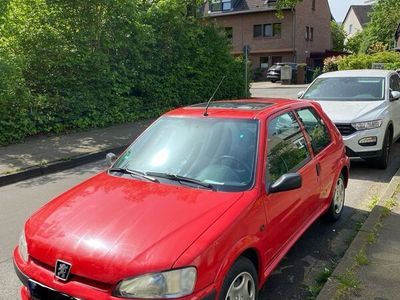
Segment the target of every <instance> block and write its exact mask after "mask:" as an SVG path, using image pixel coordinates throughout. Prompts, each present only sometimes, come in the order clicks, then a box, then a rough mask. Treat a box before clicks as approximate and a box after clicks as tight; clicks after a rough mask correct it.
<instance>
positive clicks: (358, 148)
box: [343, 128, 385, 158]
mask: <svg viewBox="0 0 400 300" xmlns="http://www.w3.org/2000/svg"><path fill="white" fill-rule="evenodd" d="M371 136H376V137H377V142H376V145H371V146H366V145H365V146H362V145H360V144H359V141H360V140H361V139H363V138H366V137H371ZM384 137H385V131H384V130H382V128H376V129H369V130H362V131H356V132H354V133H352V134H350V135H344V136H343V141H344V144H345V146H346V154H347V156H349V157H350V158H374V157H378V156H380V155H381V154H382V145H383V139H384Z"/></svg>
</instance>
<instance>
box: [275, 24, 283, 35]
mask: <svg viewBox="0 0 400 300" xmlns="http://www.w3.org/2000/svg"><path fill="white" fill-rule="evenodd" d="M281 33H282V24H281V23H275V24H274V36H281Z"/></svg>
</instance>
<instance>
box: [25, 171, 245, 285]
mask: <svg viewBox="0 0 400 300" xmlns="http://www.w3.org/2000/svg"><path fill="white" fill-rule="evenodd" d="M242 195H243V193H242V192H240V193H227V192H213V191H211V190H205V189H194V188H188V187H184V186H176V185H167V184H161V183H153V182H144V181H139V180H135V179H131V178H129V177H124V178H121V177H114V176H110V175H108V174H107V173H102V174H99V175H97V176H95V177H93V178H92V179H89V180H88V181H86V182H84V183H82V184H80V185H78V186H77V187H75V188H73V189H72V190H70V191H68V192H66V193H65V194H63V195H61V196H60V197H58V198H56V199H55V200H53V201H51V202H49V203H48V204H47V205H45V206H44V207H43V208H42V209H40V210H39V211H38V212H37V213H35V214H34V215H33V216H32V217H31V218H30V219H29V220H28V222H27V223H26V225H25V234H26V239H27V243H28V252H29V254H30V256H31V257H33V258H34V259H36V260H38V261H39V262H41V263H42V264H44V265H47V266H48V267H49V269H54V266H55V263H56V260H57V259H60V260H63V261H66V262H69V263H71V264H72V268H71V274H73V275H77V276H82V277H84V278H89V279H92V280H96V281H100V282H104V283H116V282H117V281H119V280H120V279H122V278H126V277H132V276H137V275H141V274H145V273H148V272H154V271H161V270H166V269H169V268H171V267H172V265H173V264H174V262H175V261H176V260H177V259H178V258H179V256H180V255H181V254H182V253H183V252H184V251H185V250H186V249H187V248H188V247H189V246H190V245H191V244H192V243H193V242H194V241H195V240H196V239H197V238H198V237H199V236H200V235H201V234H202V233H203V232H204V231H206V229H207V228H208V227H209V226H210V225H211V224H212V223H213V222H215V221H216V220H217V219H218V218H219V217H220V216H221V215H222V214H224V212H226V211H227V210H228V209H229V207H231V206H232V205H233V204H234V203H235V201H237V200H238V199H239V198H240V197H241V196H242Z"/></svg>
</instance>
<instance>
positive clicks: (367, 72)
mask: <svg viewBox="0 0 400 300" xmlns="http://www.w3.org/2000/svg"><path fill="white" fill-rule="evenodd" d="M392 73H394V71H390V70H376V69H364V70H347V71H335V72H327V73H324V74H322V75H320V76H319V78H331V77H357V76H367V77H368V76H371V77H387V76H388V75H390V74H392Z"/></svg>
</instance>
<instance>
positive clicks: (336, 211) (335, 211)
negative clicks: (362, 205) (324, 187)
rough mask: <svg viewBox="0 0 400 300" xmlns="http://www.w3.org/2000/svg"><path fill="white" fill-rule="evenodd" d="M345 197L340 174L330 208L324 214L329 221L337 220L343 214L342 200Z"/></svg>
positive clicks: (342, 178) (342, 179)
mask: <svg viewBox="0 0 400 300" xmlns="http://www.w3.org/2000/svg"><path fill="white" fill-rule="evenodd" d="M345 197H346V192H345V184H344V177H343V174H340V176H339V178H338V180H337V181H336V186H335V191H334V192H333V196H332V201H331V206H330V207H329V210H328V211H327V212H326V217H327V219H328V220H330V221H337V220H339V218H340V216H341V215H342V212H343V207H344V199H345Z"/></svg>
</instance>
